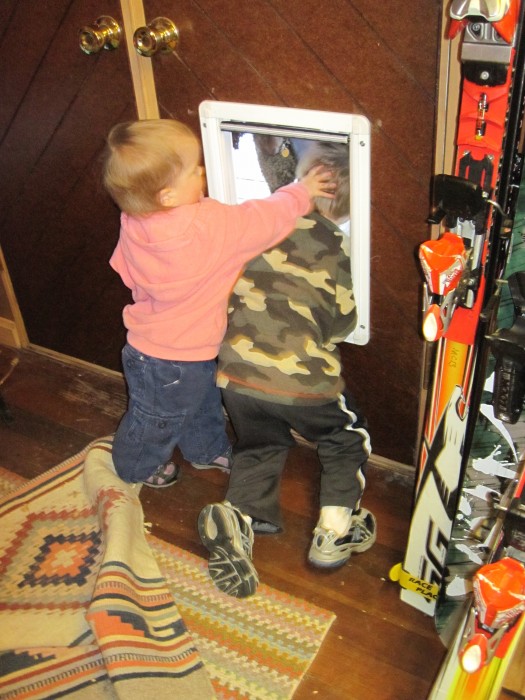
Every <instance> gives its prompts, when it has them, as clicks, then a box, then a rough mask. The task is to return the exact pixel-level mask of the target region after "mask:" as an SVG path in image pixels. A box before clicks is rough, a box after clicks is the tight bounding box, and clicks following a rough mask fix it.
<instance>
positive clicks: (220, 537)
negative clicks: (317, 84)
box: [197, 501, 259, 598]
mask: <svg viewBox="0 0 525 700" xmlns="http://www.w3.org/2000/svg"><path fill="white" fill-rule="evenodd" d="M197 525H198V529H199V535H200V538H201V541H202V544H203V545H204V546H205V547H206V549H207V550H208V551H209V553H210V558H209V562H208V570H209V572H210V576H211V578H212V580H213V583H214V584H215V585H216V586H217V588H218V589H219V590H221V591H223V593H227V594H228V595H231V596H234V597H235V598H247V597H248V596H251V595H253V594H254V593H255V591H256V590H257V584H258V583H259V576H258V574H257V571H256V570H255V567H254V565H253V564H252V547H253V530H252V528H251V527H250V525H248V523H247V522H246V520H245V519H244V518H243V516H242V513H241V511H240V510H239V509H238V508H235V507H234V506H232V505H231V503H228V501H224V502H223V503H212V504H210V505H208V506H205V507H204V508H203V509H202V511H201V512H200V515H199V520H198V523H197Z"/></svg>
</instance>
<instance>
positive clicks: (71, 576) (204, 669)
mask: <svg viewBox="0 0 525 700" xmlns="http://www.w3.org/2000/svg"><path fill="white" fill-rule="evenodd" d="M5 494H7V495H5ZM2 496H3V498H2ZM0 498H2V500H1V501H0V518H1V521H0V697H1V698H2V700H8V699H10V698H22V697H23V698H29V699H30V700H36V699H38V698H42V699H44V698H45V699H46V700H49V698H58V697H63V696H67V697H68V698H75V699H76V698H78V699H79V700H84V698H86V699H87V698H89V699H90V700H91V699H93V700H98V698H102V697H104V698H111V697H117V698H118V697H121V698H126V700H134V699H135V698H140V700H143V698H144V697H155V700H161V699H162V698H164V697H165V698H168V697H169V699H170V700H173V698H174V697H183V698H188V699H193V698H195V700H205V699H206V698H210V697H217V698H221V699H224V700H226V699H230V698H231V699H232V700H235V699H236V698H243V699H247V700H248V699H250V698H252V699H253V700H266V699H268V700H288V699H289V698H291V697H292V696H293V694H294V691H295V690H296V688H297V686H298V685H299V683H300V680H301V678H302V677H303V676H304V674H305V672H306V670H307V669H308V667H309V666H310V664H311V663H312V661H313V659H314V658H315V655H316V654H317V651H318V650H319V647H320V645H321V643H322V640H323V639H324V636H325V635H326V633H327V631H328V630H329V628H330V625H331V624H332V622H333V620H334V615H333V614H332V613H329V612H327V611H325V610H322V609H320V608H317V607H315V606H313V605H310V604H309V603H306V602H304V601H302V600H299V599H297V598H293V597H291V596H288V595H285V594H282V593H279V592H277V591H275V590H273V589H271V588H269V587H267V586H264V585H261V586H260V588H259V589H258V592H257V595H255V596H254V597H253V598H250V599H248V600H237V599H234V598H230V597H229V596H226V595H224V594H222V593H220V592H219V591H218V590H217V589H216V588H215V587H214V586H213V584H212V583H211V581H210V579H209V577H208V573H207V564H206V562H205V561H204V560H202V559H200V558H198V557H196V556H194V555H191V554H189V553H188V552H185V551H184V550H182V549H180V548H178V547H174V546H172V545H169V544H167V543H165V542H162V541H161V540H159V539H158V538H156V537H153V536H151V535H147V534H145V532H144V519H143V512H142V507H141V505H140V501H139V498H138V489H136V488H134V487H132V486H130V485H127V484H124V482H122V481H121V480H120V479H119V478H118V477H117V476H116V475H115V473H114V470H113V465H112V462H111V443H110V440H109V439H107V438H105V439H103V440H99V441H96V442H95V443H92V444H91V445H88V446H87V447H86V449H85V450H83V451H82V452H81V453H80V454H78V455H76V456H75V457H72V458H71V459H69V460H67V461H66V462H64V463H62V464H61V465H59V466H57V467H55V468H54V469H51V470H49V471H48V472H46V473H45V474H43V475H42V476H41V477H38V478H37V479H34V480H32V481H29V482H25V481H24V480H23V479H22V478H21V477H18V476H16V475H14V474H12V473H10V472H8V471H6V470H5V469H2V468H1V467H0Z"/></svg>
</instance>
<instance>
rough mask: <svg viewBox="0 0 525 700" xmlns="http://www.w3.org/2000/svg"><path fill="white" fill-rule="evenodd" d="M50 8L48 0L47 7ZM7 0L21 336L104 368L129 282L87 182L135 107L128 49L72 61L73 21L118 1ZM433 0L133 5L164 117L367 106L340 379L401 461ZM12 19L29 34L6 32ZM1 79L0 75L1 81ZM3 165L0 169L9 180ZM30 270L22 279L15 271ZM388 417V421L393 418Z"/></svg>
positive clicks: (12, 226)
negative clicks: (357, 339)
mask: <svg viewBox="0 0 525 700" xmlns="http://www.w3.org/2000/svg"><path fill="white" fill-rule="evenodd" d="M51 6H52V7H51ZM51 6H49V7H48V4H44V3H37V4H36V5H35V3H34V2H32V0H21V1H20V2H15V0H8V1H7V2H5V3H4V4H3V5H2V8H1V10H0V12H1V13H2V14H1V15H0V18H2V19H4V20H5V21H4V23H3V25H2V30H0V80H2V82H3V83H5V89H4V90H3V91H2V92H3V95H4V96H5V99H3V100H2V104H1V105H0V134H1V135H2V141H1V142H0V157H1V158H2V161H3V162H4V163H6V166H7V167H6V170H4V172H3V174H2V178H3V181H5V182H3V186H2V194H0V207H1V211H2V214H1V215H0V225H1V229H0V234H1V236H2V245H3V247H4V249H5V254H6V257H7V261H8V266H9V269H10V272H11V275H12V277H13V282H14V286H15V291H16V294H17V297H18V299H19V303H20V305H21V307H22V313H23V316H24V318H25V321H26V323H27V327H28V332H29V337H30V340H31V341H32V342H33V343H36V344H39V345H43V346H45V347H49V348H52V349H53V350H57V351H59V352H63V353H65V354H70V355H73V356H75V357H79V358H81V359H84V360H88V361H90V362H94V363H97V364H101V365H104V366H106V367H110V368H112V369H119V367H120V362H119V353H120V347H121V345H122V343H123V340H124V332H123V329H122V323H121V309H122V306H123V305H124V304H125V303H126V302H127V301H128V294H127V291H126V290H125V289H124V288H123V286H122V285H121V283H120V282H119V280H118V279H117V277H116V275H114V274H113V273H112V271H111V270H110V269H109V266H108V264H107V261H108V258H109V256H110V254H111V251H112V248H113V246H114V244H115V242H116V238H117V235H118V212H116V210H115V208H114V207H113V206H112V205H111V203H110V202H109V200H108V199H107V197H106V196H105V195H104V194H103V193H102V192H101V190H100V187H99V182H98V180H99V164H98V156H99V154H100V151H101V148H102V144H103V139H104V137H105V135H106V134H107V131H108V130H109V128H110V127H111V125H112V124H113V123H115V122H117V121H122V120H124V119H127V118H132V117H133V116H134V115H133V109H134V108H133V104H132V100H133V95H132V90H131V84H130V77H129V72H128V67H127V59H126V56H125V52H124V51H123V50H119V51H117V52H111V53H108V52H103V53H102V54H101V55H98V56H90V57H88V56H85V55H84V54H82V53H81V52H80V50H79V49H78V46H77V32H78V29H79V28H80V27H81V26H82V25H83V24H86V23H89V22H91V21H93V20H94V19H95V18H96V17H97V16H98V15H100V14H101V13H102V12H104V13H110V14H111V12H113V13H114V14H115V15H116V16H117V18H118V17H119V16H120V12H119V8H118V2H117V0H112V2H110V3H109V4H108V3H104V8H102V7H101V4H100V0H86V1H82V2H81V0H74V1H73V2H72V1H71V0H57V2H54V3H51ZM440 6H441V3H439V2H437V0H423V1H422V2H421V3H419V4H418V8H417V11H414V9H413V7H411V6H410V7H408V6H406V7H405V6H400V5H399V3H375V2H371V0H329V1H328V2H323V3H319V2H318V1H317V0H237V1H236V2H235V3H234V4H232V3H231V0H180V1H178V2H176V3H175V2H172V0H148V1H147V2H146V3H145V11H146V18H147V20H148V21H150V20H151V19H153V18H154V17H157V16H167V17H170V18H171V19H173V20H174V21H175V22H176V23H177V25H178V27H179V30H180V36H181V38H180V44H179V47H178V49H177V52H176V53H175V54H172V55H157V56H155V57H153V59H152V61H153V65H154V73H155V82H156V86H157V92H158V98H159V107H160V111H161V115H162V116H165V117H174V118H177V119H181V120H183V121H185V122H188V123H189V124H190V125H191V126H192V127H193V128H194V129H195V130H196V131H197V132H198V129H199V122H198V106H199V103H200V102H201V101H202V100H204V99H220V100H226V101H236V102H252V103H261V104H275V105H287V106H292V107H301V108H309V109H321V110H328V111H330V110H332V111H338V112H359V113H363V114H365V115H366V116H367V117H368V118H369V119H370V121H371V124H372V270H371V279H372V319H371V335H372V337H371V341H370V343H369V344H368V345H367V346H366V347H365V348H358V347H353V346H343V360H344V368H345V376H346V378H347V381H348V383H349V385H350V387H351V389H352V390H353V391H354V393H355V394H356V396H357V399H358V401H359V403H360V404H361V406H362V407H363V410H364V411H365V413H366V414H367V416H368V418H369V422H370V429H371V433H372V438H373V445H374V448H375V450H376V452H377V453H378V454H380V455H382V456H384V457H388V458H391V459H395V460H398V461H402V462H406V463H411V462H412V460H413V457H414V451H415V445H416V430H417V415H418V394H419V380H420V371H421V357H422V341H421V339H420V335H419V326H420V310H419V309H420V283H421V280H420V273H419V268H418V265H417V262H416V256H415V252H416V250H417V246H418V244H419V243H420V242H421V241H422V240H424V239H425V238H426V237H427V236H428V229H427V225H426V223H425V220H426V216H427V214H428V207H429V195H428V193H429V182H430V174H431V163H432V151H433V128H434V110H435V84H436V70H437V62H436V53H437V45H438V38H439V15H440ZM24 24H25V26H26V31H27V32H28V35H29V36H30V37H32V41H31V42H29V44H28V49H27V51H25V52H24V53H23V54H22V53H21V52H20V50H19V48H18V46H17V42H18V33H19V32H20V30H21V27H22V26H24ZM6 76H7V77H6ZM7 174H8V175H7ZM29 271H30V273H29ZM394 426H396V427H394Z"/></svg>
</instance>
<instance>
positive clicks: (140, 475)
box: [113, 344, 230, 482]
mask: <svg viewBox="0 0 525 700" xmlns="http://www.w3.org/2000/svg"><path fill="white" fill-rule="evenodd" d="M122 364H123V368H124V376H125V378H126V382H127V387H128V409H127V411H126V413H125V414H124V416H123V418H122V420H121V422H120V425H119V426H118V428H117V432H116V434H115V437H114V440H113V462H114V464H115V468H116V470H117V473H118V475H119V476H120V478H121V479H123V480H124V481H127V482H137V481H145V480H146V479H147V478H148V477H149V476H151V475H152V474H153V473H154V472H155V470H156V469H157V468H158V467H159V466H160V465H162V464H165V463H166V462H169V461H170V460H171V458H172V455H173V451H174V449H175V447H176V446H177V445H178V446H179V449H180V451H181V452H182V455H183V456H184V458H185V459H187V460H188V461H190V462H199V463H202V464H208V463H209V462H212V461H213V460H214V459H215V458H216V457H218V456H219V455H221V454H223V453H224V452H225V451H226V450H227V448H228V447H229V444H230V443H229V440H228V437H227V435H226V426H225V419H224V413H223V409H222V402H221V394H220V390H219V389H218V388H217V387H216V385H215V374H216V362H215V360H204V361H200V362H179V361H175V360H159V359H157V358H155V357H149V356H148V355H144V354H143V353H140V352H138V351H137V350H135V348H133V347H131V345H129V344H126V345H125V346H124V349H123V350H122Z"/></svg>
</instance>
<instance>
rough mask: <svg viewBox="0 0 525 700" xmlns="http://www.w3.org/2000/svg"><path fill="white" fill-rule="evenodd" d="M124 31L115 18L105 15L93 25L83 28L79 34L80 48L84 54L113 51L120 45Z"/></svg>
mask: <svg viewBox="0 0 525 700" xmlns="http://www.w3.org/2000/svg"><path fill="white" fill-rule="evenodd" d="M121 36H122V30H121V28H120V26H119V24H118V22H117V21H116V20H114V19H113V17H108V16H107V15H103V16H102V17H99V18H98V19H97V20H96V21H95V22H93V24H91V25H89V26H87V27H82V29H81V30H80V32H79V41H80V48H81V49H82V51H83V52H84V53H87V54H91V53H98V52H99V51H101V50H102V49H107V50H109V51H111V50H112V49H116V48H117V47H118V45H119V44H120V38H121Z"/></svg>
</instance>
